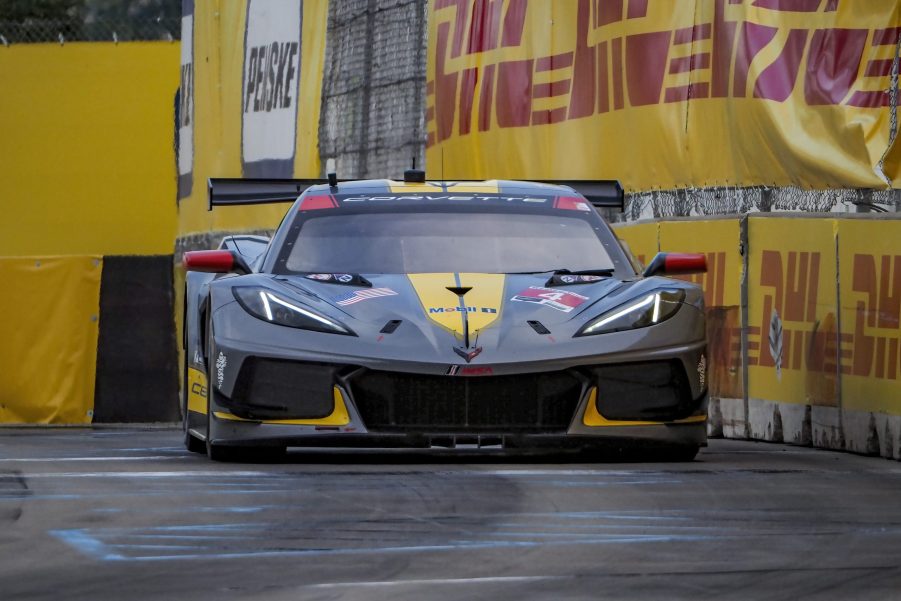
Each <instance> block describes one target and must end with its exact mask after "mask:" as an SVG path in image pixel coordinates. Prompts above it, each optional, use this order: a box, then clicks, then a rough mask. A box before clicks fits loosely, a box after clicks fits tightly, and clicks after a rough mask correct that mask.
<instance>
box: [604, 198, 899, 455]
mask: <svg viewBox="0 0 901 601" xmlns="http://www.w3.org/2000/svg"><path fill="white" fill-rule="evenodd" d="M616 232H617V234H618V235H619V236H620V237H621V238H622V239H624V240H625V241H627V242H628V244H629V246H630V248H631V249H632V251H633V253H634V254H635V255H636V256H638V257H639V259H640V260H642V261H643V262H647V261H649V260H650V259H651V258H652V257H653V255H654V253H656V252H658V251H683V252H703V253H705V254H706V255H707V262H708V271H707V273H706V274H703V275H698V276H688V277H686V279H689V280H692V281H695V282H696V283H698V284H700V285H701V286H703V288H704V294H705V300H706V305H707V318H708V332H707V337H708V345H709V346H708V358H707V361H706V366H705V367H706V372H707V383H708V386H709V389H710V395H711V403H710V422H709V428H710V434H711V435H712V436H724V437H726V438H742V439H754V440H766V441H773V442H785V443H791V444H799V445H808V446H815V447H820V448H826V449H836V450H848V451H853V452H857V453H863V454H869V455H881V456H883V457H890V458H895V459H901V348H899V347H901V327H899V316H901V242H899V241H901V217H899V216H895V215H882V216H879V217H876V216H869V215H867V216H865V215H855V216H851V215H848V216H843V217H836V216H835V214H828V215H822V214H821V215H816V214H810V213H798V214H781V215H755V214H750V215H743V216H741V215H740V216H733V217H724V218H720V219H697V218H693V219H677V220H667V221H659V222H639V223H634V224H621V225H618V226H617V227H616Z"/></svg>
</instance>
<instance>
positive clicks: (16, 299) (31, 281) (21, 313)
mask: <svg viewBox="0 0 901 601" xmlns="http://www.w3.org/2000/svg"><path fill="white" fill-rule="evenodd" d="M102 268H103V260H102V259H101V257H96V256H81V257H16V258H0V281H2V282H3V290H4V292H3V294H0V339H2V344H0V365H3V366H4V369H3V377H2V378H0V423H29V424H89V423H91V420H92V416H93V407H94V366H95V361H96V349H97V333H98V319H99V315H100V313H99V309H100V306H99V298H100V280H101V270H102Z"/></svg>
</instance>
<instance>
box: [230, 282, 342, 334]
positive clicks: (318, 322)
mask: <svg viewBox="0 0 901 601" xmlns="http://www.w3.org/2000/svg"><path fill="white" fill-rule="evenodd" d="M232 293H233V294H234V295H235V300H237V301H238V303H239V304H240V305H241V307H243V308H244V310H245V311H247V312H248V313H250V314H251V315H253V316H254V317H256V318H257V319H262V320H263V321H268V322H269V323H275V324H278V325H280V326H288V327H289V328H300V329H301V330H313V331H314V332H327V333H329V334H344V335H346V336H356V334H354V333H353V332H351V331H350V330H349V329H348V328H347V327H345V326H344V325H342V324H341V323H339V322H338V321H336V320H334V319H332V318H331V317H327V316H325V315H321V314H320V313H317V312H316V311H313V310H312V309H310V308H307V307H304V306H302V305H301V304H300V303H298V302H297V301H295V300H292V299H290V298H284V297H282V296H281V295H279V294H276V293H275V292H273V291H272V290H269V289H267V288H263V287H260V286H241V287H238V288H233V289H232Z"/></svg>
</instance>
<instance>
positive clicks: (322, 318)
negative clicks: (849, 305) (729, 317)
mask: <svg viewBox="0 0 901 601" xmlns="http://www.w3.org/2000/svg"><path fill="white" fill-rule="evenodd" d="M412 174H413V175H412V177H408V178H407V179H408V180H410V181H391V180H368V181H356V182H340V183H339V182H337V181H336V180H334V179H332V180H331V181H330V183H328V184H320V185H313V186H310V187H309V188H306V189H305V190H303V186H301V185H300V184H299V183H298V184H297V185H296V186H294V187H293V188H292V180H279V181H277V182H276V181H272V182H267V181H266V180H211V184H210V185H211V188H210V193H211V204H239V203H242V202H245V203H251V202H266V201H279V200H281V201H285V200H294V199H296V200H294V202H293V204H292V205H291V208H290V209H289V210H288V212H287V214H286V215H285V217H284V219H283V221H282V223H281V225H280V226H279V227H278V229H277V230H276V231H275V233H274V235H273V237H272V238H271V240H270V239H266V238H262V237H258V236H230V237H226V238H225V239H224V241H223V243H222V245H221V246H220V248H219V249H218V250H212V251H195V252H189V253H186V254H185V257H184V264H185V266H186V268H187V270H188V271H189V273H188V275H187V283H186V301H185V328H184V332H185V362H186V365H185V390H186V394H185V398H186V401H185V406H184V416H185V417H184V426H185V441H186V444H187V446H188V448H189V449H191V450H194V451H198V452H204V451H205V452H207V453H208V454H209V456H210V457H211V458H213V459H231V458H236V457H238V456H240V455H241V454H242V453H248V452H254V451H260V450H268V451H271V452H283V451H284V449H285V448H286V447H288V446H306V447H311V446H313V447H425V448H428V447H445V448H463V447H477V448H504V449H513V448H551V449H556V448H589V447H594V446H597V445H600V444H603V443H607V444H608V445H609V444H610V443H614V444H633V445H637V446H639V447H642V446H647V447H653V448H655V449H660V450H662V452H663V453H664V454H665V456H666V457H668V458H673V459H691V458H693V457H694V455H695V454H696V453H697V450H698V448H699V447H700V446H703V445H705V444H706V411H707V390H706V386H705V370H706V358H705V355H706V342H705V320H704V307H703V296H702V292H701V290H700V288H699V287H698V286H696V285H694V284H691V283H688V282H685V281H682V280H678V279H671V278H668V277H662V276H663V275H672V274H675V273H689V272H698V271H703V270H704V269H705V263H704V257H703V256H702V255H675V254H669V255H667V254H663V253H661V254H659V255H658V256H657V257H655V258H654V260H653V261H651V262H650V263H649V265H648V267H647V268H645V269H643V270H641V268H640V266H638V265H637V263H636V262H635V261H634V260H633V259H632V258H631V255H630V254H629V253H628V252H627V251H626V250H624V248H623V245H622V244H621V243H620V242H619V240H618V239H617V238H616V236H615V234H614V233H613V231H612V230H611V228H610V227H609V226H608V224H607V223H606V221H605V220H604V219H603V218H602V217H601V215H600V214H599V212H598V210H596V208H595V207H594V206H593V205H592V201H590V200H589V198H591V194H589V195H588V198H586V196H584V195H582V194H580V193H579V192H578V191H576V189H574V187H575V188H579V186H574V187H569V186H564V185H554V184H544V183H529V182H519V181H481V182H425V181H424V178H423V177H422V176H421V172H412ZM417 174H420V176H419V177H417ZM617 189H618V194H619V198H620V202H621V193H622V192H621V188H618V184H617V185H616V188H614V190H617ZM217 198H222V199H225V200H222V201H221V202H216V199H217ZM229 198H230V199H231V200H228V199H229Z"/></svg>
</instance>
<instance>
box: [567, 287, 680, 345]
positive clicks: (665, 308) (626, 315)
mask: <svg viewBox="0 0 901 601" xmlns="http://www.w3.org/2000/svg"><path fill="white" fill-rule="evenodd" d="M684 300H685V291H684V290H676V289H674V290H654V291H653V292H649V293H647V294H645V295H643V296H639V297H638V298H635V299H632V300H630V301H629V302H627V303H624V304H622V305H620V306H618V307H616V308H614V309H611V310H609V311H607V312H606V313H602V314H601V315H599V316H598V317H595V318H594V319H592V320H591V321H589V322H588V323H586V324H585V325H584V326H582V329H581V330H579V331H578V332H576V336H591V335H594V334H607V333H609V332H621V331H623V330H634V329H637V328H646V327H647V326H652V325H654V324H658V323H660V322H662V321H666V320H667V319H669V318H670V317H672V316H673V315H675V314H676V311H678V310H679V307H680V306H681V305H682V301H684Z"/></svg>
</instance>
